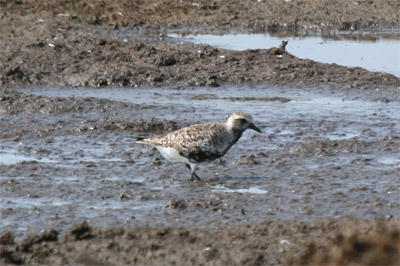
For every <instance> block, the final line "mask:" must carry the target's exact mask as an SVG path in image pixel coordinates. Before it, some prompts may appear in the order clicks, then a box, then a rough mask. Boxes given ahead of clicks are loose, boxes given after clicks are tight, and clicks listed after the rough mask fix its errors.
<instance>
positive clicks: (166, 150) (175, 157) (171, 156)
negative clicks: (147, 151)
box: [156, 146, 190, 164]
mask: <svg viewBox="0 0 400 266" xmlns="http://www.w3.org/2000/svg"><path fill="white" fill-rule="evenodd" d="M156 148H157V150H158V151H159V152H160V153H161V155H162V156H164V158H165V159H167V160H170V161H177V162H181V163H186V164H190V162H189V160H188V159H187V158H185V157H183V156H182V155H180V154H179V152H178V151H177V150H175V149H173V148H171V147H163V146H156Z"/></svg>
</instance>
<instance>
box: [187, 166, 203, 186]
mask: <svg viewBox="0 0 400 266" xmlns="http://www.w3.org/2000/svg"><path fill="white" fill-rule="evenodd" d="M185 165H186V167H187V168H188V169H189V170H190V173H191V174H190V178H189V181H194V182H196V181H197V180H198V181H200V180H201V178H200V177H199V176H198V175H197V174H196V173H195V172H194V170H195V167H194V166H192V165H189V164H185ZM194 178H196V179H194Z"/></svg>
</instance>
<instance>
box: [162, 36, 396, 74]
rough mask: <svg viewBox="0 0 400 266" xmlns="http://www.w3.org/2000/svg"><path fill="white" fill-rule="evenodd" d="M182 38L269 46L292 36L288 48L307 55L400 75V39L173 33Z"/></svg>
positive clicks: (234, 47)
mask: <svg viewBox="0 0 400 266" xmlns="http://www.w3.org/2000/svg"><path fill="white" fill-rule="evenodd" d="M169 36H170V37H173V38H178V39H179V40H182V41H188V42H194V43H199V44H200V43H201V44H208V45H211V46H215V47H218V48H224V49H231V50H240V51H241V50H247V49H269V48H272V47H279V45H280V44H281V42H282V40H289V43H288V45H287V46H286V50H287V51H288V52H289V53H291V54H293V55H295V56H297V57H299V58H304V59H311V60H314V61H317V62H322V63H331V64H332V63H335V64H338V65H343V66H349V67H362V68H365V69H368V70H370V71H379V72H386V73H390V74H393V75H395V76H397V77H400V40H384V39H379V40H376V41H351V40H330V39H323V38H321V37H306V38H298V37H285V38H281V37H273V36H271V35H268V34H226V35H211V34H204V35H185V36H184V37H181V36H180V35H178V34H170V35H169Z"/></svg>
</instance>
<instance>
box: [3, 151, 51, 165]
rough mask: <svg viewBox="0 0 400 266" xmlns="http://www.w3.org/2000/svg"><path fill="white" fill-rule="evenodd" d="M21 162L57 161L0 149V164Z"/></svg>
mask: <svg viewBox="0 0 400 266" xmlns="http://www.w3.org/2000/svg"><path fill="white" fill-rule="evenodd" d="M22 162H40V163H57V161H54V160H50V159H47V158H40V159H37V158H35V157H29V156H26V155H22V154H19V153H16V152H5V151H0V164H4V165H10V164H16V163H22Z"/></svg>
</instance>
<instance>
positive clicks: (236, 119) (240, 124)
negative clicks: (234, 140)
mask: <svg viewBox="0 0 400 266" xmlns="http://www.w3.org/2000/svg"><path fill="white" fill-rule="evenodd" d="M226 124H227V127H228V129H232V130H237V131H240V132H243V131H245V130H246V129H248V128H249V129H253V130H255V131H257V132H259V133H262V131H261V129H259V128H258V127H256V125H254V123H253V118H252V117H251V115H249V114H248V113H245V112H236V113H233V114H231V115H230V116H229V117H228V120H227V121H226Z"/></svg>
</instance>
